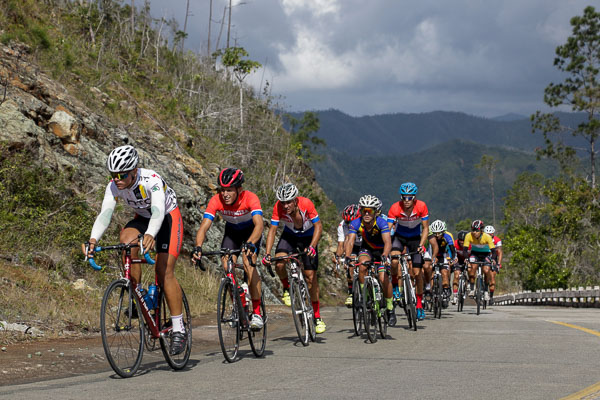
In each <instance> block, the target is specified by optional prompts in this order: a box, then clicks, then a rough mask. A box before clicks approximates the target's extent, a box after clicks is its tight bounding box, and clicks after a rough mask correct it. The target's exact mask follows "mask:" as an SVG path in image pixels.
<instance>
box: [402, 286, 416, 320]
mask: <svg viewBox="0 0 600 400" xmlns="http://www.w3.org/2000/svg"><path fill="white" fill-rule="evenodd" d="M404 299H405V302H406V317H407V318H408V327H409V328H412V329H413V330H415V331H416V330H417V305H416V304H415V299H414V297H413V287H412V285H411V283H410V278H407V279H405V280H404Z"/></svg>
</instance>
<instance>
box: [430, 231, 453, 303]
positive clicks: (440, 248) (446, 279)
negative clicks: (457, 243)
mask: <svg viewBox="0 0 600 400" xmlns="http://www.w3.org/2000/svg"><path fill="white" fill-rule="evenodd" d="M429 228H430V229H431V234H430V235H429V243H430V244H431V248H432V251H431V255H432V258H433V260H435V261H436V262H437V263H438V264H440V265H441V266H440V269H441V273H442V286H443V288H444V297H443V298H444V300H443V302H444V307H447V306H448V301H449V300H450V265H454V264H456V261H457V258H456V251H455V248H454V237H452V234H451V233H450V232H447V231H446V223H445V222H444V221H441V220H439V219H437V220H435V221H433V222H432V223H431V225H430V226H429Z"/></svg>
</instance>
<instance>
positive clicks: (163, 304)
mask: <svg viewBox="0 0 600 400" xmlns="http://www.w3.org/2000/svg"><path fill="white" fill-rule="evenodd" d="M158 300H159V303H158V304H159V305H160V309H159V310H158V312H159V313H160V314H159V319H158V330H159V332H162V331H163V330H165V329H169V330H168V332H165V333H164V334H163V335H161V340H160V348H161V350H162V353H163V356H164V357H165V360H166V361H167V363H168V364H169V366H170V367H171V368H173V369H174V370H176V371H177V370H180V369H183V368H185V366H186V365H187V363H188V361H189V360H190V355H191V354H192V314H191V313H190V306H189V304H188V301H187V298H186V297H185V292H184V291H183V288H181V302H182V311H183V327H184V329H185V335H186V336H187V337H186V343H185V350H184V351H183V352H182V353H180V354H176V355H171V342H172V340H173V339H172V334H173V332H172V330H171V329H170V328H171V326H172V324H171V314H170V310H169V307H168V306H167V296H165V294H164V291H163V290H161V291H160V295H159V299H158Z"/></svg>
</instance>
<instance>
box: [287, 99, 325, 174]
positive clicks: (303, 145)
mask: <svg viewBox="0 0 600 400" xmlns="http://www.w3.org/2000/svg"><path fill="white" fill-rule="evenodd" d="M285 118H286V119H287V123H288V124H289V126H290V134H291V136H292V143H291V144H292V147H293V148H294V149H295V152H296V156H298V157H300V158H302V159H303V160H304V161H306V162H311V161H318V159H319V157H318V156H316V155H315V150H316V149H317V147H319V146H325V140H323V139H321V138H320V137H317V136H312V134H313V133H316V132H318V131H319V127H320V123H319V117H318V116H317V114H316V113H314V112H311V111H307V112H305V113H304V115H303V116H302V119H297V118H294V117H293V116H291V115H290V114H286V116H285Z"/></svg>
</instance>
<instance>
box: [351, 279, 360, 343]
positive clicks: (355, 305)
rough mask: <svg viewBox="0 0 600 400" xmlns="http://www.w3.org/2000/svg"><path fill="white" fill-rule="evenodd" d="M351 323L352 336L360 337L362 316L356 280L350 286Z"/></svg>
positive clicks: (358, 287)
mask: <svg viewBox="0 0 600 400" xmlns="http://www.w3.org/2000/svg"><path fill="white" fill-rule="evenodd" d="M352 322H353V323H354V334H355V335H356V336H360V335H361V333H362V324H363V314H362V299H361V294H360V285H359V283H358V279H356V281H355V283H354V285H353V286H352Z"/></svg>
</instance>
